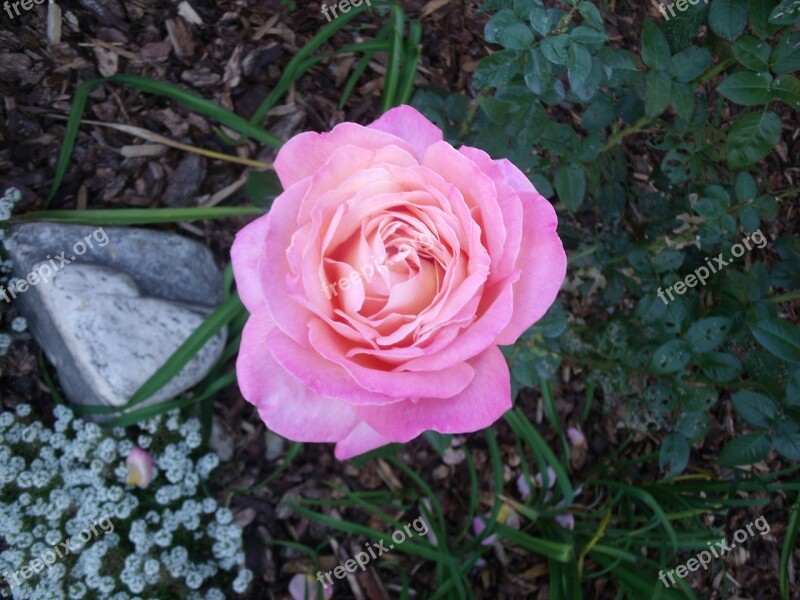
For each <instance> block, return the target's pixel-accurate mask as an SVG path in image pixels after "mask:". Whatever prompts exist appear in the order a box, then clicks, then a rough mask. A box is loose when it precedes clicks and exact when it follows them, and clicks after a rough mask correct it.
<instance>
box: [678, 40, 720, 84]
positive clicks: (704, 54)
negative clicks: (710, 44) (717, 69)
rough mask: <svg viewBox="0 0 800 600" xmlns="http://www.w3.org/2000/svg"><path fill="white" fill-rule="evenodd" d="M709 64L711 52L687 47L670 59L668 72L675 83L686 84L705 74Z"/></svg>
mask: <svg viewBox="0 0 800 600" xmlns="http://www.w3.org/2000/svg"><path fill="white" fill-rule="evenodd" d="M710 64H711V52H709V51H708V50H707V49H706V48H698V47H697V46H689V47H688V48H686V49H684V50H681V51H680V52H678V53H677V54H676V55H675V56H673V57H672V59H671V60H670V67H669V70H670V73H672V76H673V77H674V78H675V79H676V80H677V81H680V82H683V83H687V82H689V81H694V80H695V79H697V78H698V77H700V75H702V74H703V73H705V70H706V69H707V68H708V66H709V65H710Z"/></svg>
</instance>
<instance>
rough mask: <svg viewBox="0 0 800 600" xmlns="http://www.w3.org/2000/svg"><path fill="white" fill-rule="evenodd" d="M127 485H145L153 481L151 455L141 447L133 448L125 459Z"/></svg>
mask: <svg viewBox="0 0 800 600" xmlns="http://www.w3.org/2000/svg"><path fill="white" fill-rule="evenodd" d="M126 463H127V465H128V485H137V486H139V487H141V488H144V487H147V486H148V485H149V484H150V482H151V481H153V457H152V456H150V454H148V453H147V452H145V451H144V450H142V449H141V448H134V449H133V450H131V453H130V454H128V458H127V459H126Z"/></svg>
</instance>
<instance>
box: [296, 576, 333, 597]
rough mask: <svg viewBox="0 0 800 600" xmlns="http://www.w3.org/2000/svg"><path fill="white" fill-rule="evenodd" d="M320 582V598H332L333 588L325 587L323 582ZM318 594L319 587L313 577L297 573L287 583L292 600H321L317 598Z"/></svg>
mask: <svg viewBox="0 0 800 600" xmlns="http://www.w3.org/2000/svg"><path fill="white" fill-rule="evenodd" d="M320 581H322V582H323V587H322V597H323V598H324V599H325V600H328V599H329V598H331V597H332V596H333V588H332V587H330V586H327V585H325V584H324V580H322V579H320ZM318 592H319V586H318V585H317V580H316V579H314V576H313V575H308V574H306V575H303V574H301V573H298V574H297V575H295V576H294V577H292V580H291V581H290V582H289V595H290V596H291V597H292V600H322V599H321V598H319V593H318Z"/></svg>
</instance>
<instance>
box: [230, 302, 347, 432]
mask: <svg viewBox="0 0 800 600" xmlns="http://www.w3.org/2000/svg"><path fill="white" fill-rule="evenodd" d="M273 327H274V324H273V322H272V319H271V318H270V316H269V313H268V312H267V311H266V310H265V309H262V310H259V311H257V312H255V313H254V314H252V315H250V318H249V319H248V320H247V323H246V324H245V326H244V331H243V332H242V344H241V349H240V350H239V358H238V359H237V360H236V374H237V376H238V378H239V389H240V390H241V392H242V395H243V396H244V397H245V399H246V400H247V401H248V402H250V403H251V404H253V405H254V406H255V407H256V408H257V409H258V414H259V415H260V416H261V420H262V421H264V424H265V425H266V426H267V427H269V428H270V429H271V430H272V431H274V432H275V433H277V434H278V435H282V436H283V437H287V438H289V439H291V440H295V441H298V442H337V441H339V440H341V439H342V438H346V437H347V436H348V435H349V434H350V432H351V431H353V429H354V428H355V427H356V425H358V421H359V419H358V417H356V415H355V413H354V412H353V409H352V408H351V407H350V405H349V404H347V402H343V401H341V400H335V399H333V398H323V397H322V396H319V395H317V394H315V393H314V392H312V391H311V390H310V389H309V388H308V387H306V386H305V385H303V384H302V383H300V382H299V381H298V380H297V379H295V378H294V377H292V376H291V375H289V373H287V372H286V371H285V370H284V369H283V368H282V367H281V366H280V365H278V363H277V362H276V361H275V359H274V358H273V357H272V354H271V353H270V352H269V350H268V349H267V348H268V347H267V344H266V338H267V336H268V335H269V332H270V331H271V330H272V329H273Z"/></svg>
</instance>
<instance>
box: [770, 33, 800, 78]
mask: <svg viewBox="0 0 800 600" xmlns="http://www.w3.org/2000/svg"><path fill="white" fill-rule="evenodd" d="M771 61H772V72H773V73H775V74H777V75H783V74H784V73H794V72H796V71H800V31H785V32H784V33H783V37H781V39H780V41H779V42H778V45H777V46H775V51H774V52H773V53H772V59H771Z"/></svg>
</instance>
